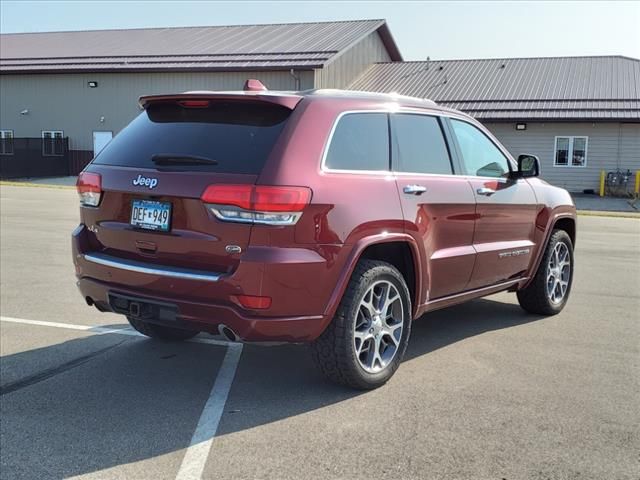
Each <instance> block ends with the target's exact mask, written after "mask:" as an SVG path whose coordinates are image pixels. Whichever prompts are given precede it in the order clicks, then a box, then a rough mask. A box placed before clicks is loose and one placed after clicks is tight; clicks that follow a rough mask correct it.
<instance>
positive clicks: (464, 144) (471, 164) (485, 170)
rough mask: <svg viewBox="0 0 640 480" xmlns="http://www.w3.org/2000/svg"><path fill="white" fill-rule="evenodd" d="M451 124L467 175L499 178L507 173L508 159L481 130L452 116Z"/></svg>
mask: <svg viewBox="0 0 640 480" xmlns="http://www.w3.org/2000/svg"><path fill="white" fill-rule="evenodd" d="M451 125H452V126H453V132H454V133H455V136H456V139H457V140H458V145H459V146H460V150H461V153H462V164H463V167H464V169H465V173H466V174H467V175H473V176H477V177H494V178H499V177H506V176H507V175H508V174H509V171H510V170H509V160H507V157H505V155H504V154H503V153H502V152H501V151H500V149H499V148H498V147H497V146H496V145H495V144H494V143H493V142H492V141H491V140H490V139H489V137H487V136H486V135H485V134H484V133H482V131H481V130H479V129H478V128H476V127H475V126H473V125H471V124H470V123H467V122H463V121H462V120H456V119H454V118H452V119H451Z"/></svg>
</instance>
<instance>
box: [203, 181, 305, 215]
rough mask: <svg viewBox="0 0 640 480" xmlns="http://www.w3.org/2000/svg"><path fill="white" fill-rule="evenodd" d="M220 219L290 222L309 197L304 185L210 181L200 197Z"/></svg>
mask: <svg viewBox="0 0 640 480" xmlns="http://www.w3.org/2000/svg"><path fill="white" fill-rule="evenodd" d="M201 199H202V201H203V202H204V203H206V204H207V206H208V208H209V209H210V210H211V212H212V213H213V214H214V215H215V216H216V217H217V218H218V219H220V220H224V221H228V222H241V223H260V224H265V225H293V224H295V223H296V222H297V221H298V219H299V218H300V216H301V215H302V210H304V207H306V206H307V205H308V204H309V201H310V200H311V189H310V188H307V187H281V186H268V185H209V187H207V189H206V190H205V191H204V193H203V194H202V197H201Z"/></svg>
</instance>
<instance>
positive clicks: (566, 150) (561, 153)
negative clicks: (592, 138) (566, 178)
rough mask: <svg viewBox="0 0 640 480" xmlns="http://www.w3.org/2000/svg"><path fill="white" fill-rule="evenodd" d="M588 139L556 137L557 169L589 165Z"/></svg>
mask: <svg viewBox="0 0 640 480" xmlns="http://www.w3.org/2000/svg"><path fill="white" fill-rule="evenodd" d="M587 142H588V137H556V148H555V159H554V161H553V164H554V165H555V166H556V167H584V166H586V165H587Z"/></svg>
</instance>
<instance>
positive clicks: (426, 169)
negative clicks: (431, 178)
mask: <svg viewBox="0 0 640 480" xmlns="http://www.w3.org/2000/svg"><path fill="white" fill-rule="evenodd" d="M391 132H392V135H393V146H394V157H393V158H394V160H393V161H394V170H397V171H400V172H410V173H433V174H442V175H450V174H451V173H453V171H452V169H451V161H450V159H449V151H448V150H447V145H446V143H445V140H444V136H443V134H442V129H441V128H440V122H439V121H438V119H437V118H436V117H432V116H427V115H411V114H394V115H391Z"/></svg>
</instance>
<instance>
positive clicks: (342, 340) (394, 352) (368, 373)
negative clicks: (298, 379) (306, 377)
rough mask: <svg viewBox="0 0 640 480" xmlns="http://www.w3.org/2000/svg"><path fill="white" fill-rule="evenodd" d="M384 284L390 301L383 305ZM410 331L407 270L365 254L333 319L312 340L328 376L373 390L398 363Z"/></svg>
mask: <svg viewBox="0 0 640 480" xmlns="http://www.w3.org/2000/svg"><path fill="white" fill-rule="evenodd" d="M385 288H386V292H387V293H386V302H383V303H384V304H385V305H386V306H384V307H380V305H382V303H379V300H380V299H381V298H382V299H383V300H384V298H383V297H384V295H385V293H383V292H385ZM369 292H371V295H370V294H369ZM376 292H377V294H378V295H379V296H376ZM396 294H397V297H396ZM367 299H368V301H367ZM363 302H366V304H363ZM387 302H388V303H387ZM367 305H369V306H367ZM374 305H377V307H374ZM378 307H379V308H378ZM383 309H384V312H383V313H382V314H381V313H380V310H383ZM371 312H376V313H371ZM387 313H388V314H389V315H386V314H387ZM383 317H384V319H383ZM387 317H388V318H387ZM400 323H401V328H400V326H399V325H400ZM398 330H400V332H399V333H398ZM371 332H373V333H371ZM410 333H411V297H410V295H409V289H408V288H407V284H406V282H405V280H404V278H403V277H402V274H401V273H400V272H399V271H398V270H397V269H396V268H395V267H393V266H392V265H390V264H388V263H386V262H381V261H376V260H361V261H360V262H359V263H358V265H357V266H356V268H355V270H354V272H353V275H352V276H351V279H350V281H349V284H348V286H347V289H346V291H345V293H344V295H343V297H342V300H341V301H340V305H339V306H338V309H337V311H336V314H335V316H334V318H333V320H332V321H331V323H330V324H329V326H328V327H327V328H326V330H325V331H324V332H323V333H322V335H321V336H320V337H319V338H318V339H317V340H315V341H314V342H313V343H312V344H311V352H312V356H313V359H314V361H315V363H316V365H317V367H318V368H319V369H320V371H321V372H322V373H323V374H324V376H325V377H327V378H328V379H329V380H331V381H333V382H335V383H339V384H342V385H346V386H348V387H352V388H356V389H360V390H370V389H374V388H377V387H380V386H381V385H384V383H385V382H387V380H389V379H390V378H391V377H392V376H393V374H394V373H395V371H396V370H397V369H398V367H399V366H400V362H401V361H402V358H403V356H404V353H405V350H406V348H407V344H408V342H409V335H410ZM392 337H393V338H392ZM378 345H379V347H378ZM358 350H360V353H358ZM375 352H379V353H378V355H377V356H376V354H375ZM385 362H386V363H385Z"/></svg>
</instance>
